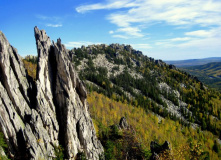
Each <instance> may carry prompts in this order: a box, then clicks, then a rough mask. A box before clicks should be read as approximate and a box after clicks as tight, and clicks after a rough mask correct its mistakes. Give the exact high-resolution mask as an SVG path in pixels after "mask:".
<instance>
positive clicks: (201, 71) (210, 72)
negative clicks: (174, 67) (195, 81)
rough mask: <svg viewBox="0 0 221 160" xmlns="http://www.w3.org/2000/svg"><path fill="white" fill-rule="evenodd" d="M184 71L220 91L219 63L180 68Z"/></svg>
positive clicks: (220, 65)
mask: <svg viewBox="0 0 221 160" xmlns="http://www.w3.org/2000/svg"><path fill="white" fill-rule="evenodd" d="M182 69H183V70H184V71H186V72H188V73H190V74H192V75H194V76H196V77H198V78H199V79H200V80H201V81H202V82H204V83H205V84H207V85H208V86H210V87H213V88H218V89H220V90H221V62H213V63H208V64H205V65H199V66H192V67H186V68H182Z"/></svg>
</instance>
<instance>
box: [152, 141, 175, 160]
mask: <svg viewBox="0 0 221 160" xmlns="http://www.w3.org/2000/svg"><path fill="white" fill-rule="evenodd" d="M150 150H151V153H152V156H151V157H150V159H152V160H159V159H160V157H159V154H160V153H163V152H165V151H168V152H170V150H171V148H170V143H169V142H168V141H165V142H164V144H163V145H159V144H158V143H157V142H155V141H151V143H150Z"/></svg>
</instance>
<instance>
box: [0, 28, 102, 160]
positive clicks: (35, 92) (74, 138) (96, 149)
mask: <svg viewBox="0 0 221 160" xmlns="http://www.w3.org/2000/svg"><path fill="white" fill-rule="evenodd" d="M34 32H35V39H36V45H37V51H38V64H37V75H36V81H33V79H32V78H31V77H30V76H28V74H27V71H26V70H25V68H24V64H23V62H22V58H21V57H20V56H19V55H18V53H17V50H16V49H15V48H14V47H12V46H11V45H10V44H9V42H8V41H7V39H6V37H5V36H4V34H3V33H2V32H0V90H1V92H0V106H1V107H0V127H1V130H2V132H3V133H4V135H5V138H6V140H7V143H8V146H9V152H10V158H11V159H53V158H55V157H56V152H55V150H57V148H58V147H59V146H62V147H63V148H64V151H65V153H64V156H65V158H66V159H75V158H77V156H78V155H79V154H82V153H84V154H85V156H86V158H87V159H99V157H102V155H103V152H104V150H103V147H102V145H101V143H100V141H99V140H98V139H97V137H96V133H95V129H94V126H93V123H92V119H91V117H90V114H89V112H88V104H87V101H86V97H87V93H86V89H85V87H84V85H83V83H82V82H81V80H80V79H79V78H78V75H77V73H76V72H75V70H74V66H73V63H71V61H70V58H69V57H68V56H69V54H68V52H67V50H66V48H65V47H64V45H62V44H61V40H60V39H58V40H57V42H56V43H55V42H51V40H50V38H49V37H48V36H47V34H46V32H45V31H44V30H39V29H38V28H37V27H35V28H34Z"/></svg>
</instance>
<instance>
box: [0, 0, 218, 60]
mask: <svg viewBox="0 0 221 160" xmlns="http://www.w3.org/2000/svg"><path fill="white" fill-rule="evenodd" d="M35 26H38V28H40V29H44V30H46V32H47V34H48V35H49V36H50V38H51V40H55V41H56V39H57V38H59V37H60V38H61V40H62V43H64V44H65V45H66V47H67V48H68V49H71V48H73V47H80V46H81V45H89V44H100V43H105V44H111V43H120V44H130V45H132V47H133V48H134V49H137V50H140V51H142V52H143V54H145V55H147V56H149V57H153V58H155V59H162V60H181V59H193V58H205V57H221V1H220V0H103V1H101V0H85V1H82V0H63V1H60V0H44V1H43V0H0V30H1V31H2V32H3V33H4V34H5V35H6V37H7V38H8V40H9V42H10V43H11V44H12V45H13V46H14V47H15V48H17V49H18V53H19V54H20V55H21V56H25V55H28V54H32V55H37V51H36V46H35V39H34V27H35Z"/></svg>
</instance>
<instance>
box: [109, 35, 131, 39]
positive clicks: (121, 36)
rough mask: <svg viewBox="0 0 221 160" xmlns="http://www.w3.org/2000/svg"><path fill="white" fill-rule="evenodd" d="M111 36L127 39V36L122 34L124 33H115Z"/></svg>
mask: <svg viewBox="0 0 221 160" xmlns="http://www.w3.org/2000/svg"><path fill="white" fill-rule="evenodd" d="M112 37H114V38H122V39H129V37H127V36H124V35H120V34H115V35H113V36H112Z"/></svg>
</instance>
